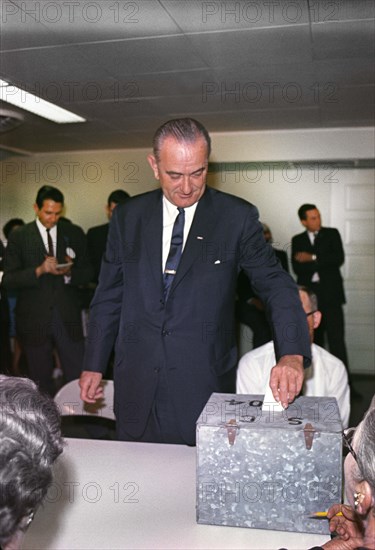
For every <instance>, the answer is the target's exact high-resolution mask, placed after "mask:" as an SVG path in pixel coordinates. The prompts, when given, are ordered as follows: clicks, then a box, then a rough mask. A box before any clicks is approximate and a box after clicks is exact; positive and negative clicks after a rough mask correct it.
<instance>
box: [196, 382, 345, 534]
mask: <svg viewBox="0 0 375 550" xmlns="http://www.w3.org/2000/svg"><path fill="white" fill-rule="evenodd" d="M271 396H272V393H271ZM271 396H270V395H265V396H264V395H238V394H222V393H214V394H212V396H211V397H210V399H209V401H208V402H207V404H206V406H205V407H204V409H203V411H202V413H201V415H200V417H199V419H198V421H197V521H198V523H206V524H213V525H232V526H237V527H249V528H254V529H276V530H280V531H296V532H306V533H321V534H327V535H328V534H329V529H328V521H327V520H321V519H320V520H319V519H315V518H311V517H310V516H311V514H313V513H315V512H317V511H325V510H327V509H328V508H329V507H330V506H331V505H332V504H334V503H337V502H341V463H342V436H341V420H340V414H339V410H338V406H337V402H336V399H335V398H331V397H305V396H302V397H298V398H297V399H296V400H295V401H294V402H293V403H292V404H291V405H289V407H288V408H287V409H285V410H284V409H283V408H282V407H281V406H280V405H279V404H278V403H277V402H275V401H274V399H273V397H271Z"/></svg>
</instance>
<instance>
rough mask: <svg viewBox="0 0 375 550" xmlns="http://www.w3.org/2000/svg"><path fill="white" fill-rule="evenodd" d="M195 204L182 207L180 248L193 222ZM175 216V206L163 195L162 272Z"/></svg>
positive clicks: (196, 204) (176, 213) (176, 211)
mask: <svg viewBox="0 0 375 550" xmlns="http://www.w3.org/2000/svg"><path fill="white" fill-rule="evenodd" d="M197 206H198V203H197V202H196V203H195V204H193V205H192V206H188V207H187V208H184V210H185V225H184V240H183V244H182V250H183V249H184V247H185V243H186V240H187V238H188V235H189V231H190V228H191V224H192V223H193V218H194V214H195V210H196V208H197ZM177 216H178V210H177V206H175V205H174V204H172V203H171V202H170V201H169V200H168V199H167V198H166V197H165V196H164V195H163V263H162V271H163V272H164V268H165V264H166V263H167V258H168V254H169V249H170V247H171V239H172V231H173V226H174V222H175V221H176V218H177Z"/></svg>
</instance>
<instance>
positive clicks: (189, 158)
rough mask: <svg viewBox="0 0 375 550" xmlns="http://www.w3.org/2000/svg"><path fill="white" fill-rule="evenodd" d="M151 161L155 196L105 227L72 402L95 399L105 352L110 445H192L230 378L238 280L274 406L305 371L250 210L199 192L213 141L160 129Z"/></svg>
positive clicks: (294, 307)
mask: <svg viewBox="0 0 375 550" xmlns="http://www.w3.org/2000/svg"><path fill="white" fill-rule="evenodd" d="M153 144H154V147H153V154H150V155H149V156H148V161H149V164H150V166H151V168H152V171H153V173H154V176H155V178H156V179H157V180H159V183H160V186H161V189H157V190H155V191H151V192H148V193H144V194H142V195H138V196H135V197H132V198H131V199H130V200H129V201H128V202H127V203H126V204H124V205H120V206H118V207H117V208H116V209H115V211H114V213H113V216H112V219H111V223H110V228H109V235H108V242H107V248H106V252H105V255H104V258H103V263H102V268H101V272H100V279H99V285H98V287H97V290H96V293H95V297H94V300H93V302H92V304H91V310H90V330H89V334H88V339H87V349H86V354H85V363H84V371H83V372H82V375H81V381H80V385H81V397H82V399H83V400H84V401H87V402H89V403H92V402H95V400H96V399H97V398H100V396H101V395H102V389H101V387H100V382H101V378H102V373H103V372H104V370H105V367H106V364H107V361H108V356H109V354H110V352H111V349H112V346H113V344H114V342H116V347H115V364H114V385H115V397H114V401H115V414H116V419H117V422H116V429H117V436H118V438H119V439H123V440H130V441H134V440H137V441H154V442H160V443H182V444H194V443H195V424H196V420H197V418H198V416H199V414H200V413H201V411H202V409H203V407H204V405H205V404H206V402H207V401H208V399H209V397H210V395H211V393H212V392H220V391H221V390H222V389H223V387H225V382H226V379H227V378H228V375H229V374H230V373H231V371H232V370H233V369H235V368H236V366H237V349H236V332H235V322H234V303H235V291H236V283H237V275H238V272H239V270H240V269H241V268H242V269H243V270H244V271H245V272H246V273H247V275H248V276H249V277H250V279H251V283H252V285H253V287H254V289H255V290H256V291H257V293H258V295H259V296H260V298H261V299H262V300H263V302H264V303H265V305H266V308H267V309H268V313H269V318H270V320H271V322H272V324H273V327H274V340H275V348H276V358H277V365H276V366H275V367H274V368H273V370H272V374H271V382H270V385H271V388H272V390H273V394H274V396H275V397H276V398H277V399H278V400H280V401H281V402H282V403H283V405H284V406H288V404H289V403H290V402H291V401H293V399H294V398H295V396H296V395H297V394H298V393H299V391H300V389H301V386H302V382H303V365H305V366H307V365H308V364H309V363H310V343H309V336H308V327H307V322H306V316H305V313H304V311H303V309H302V306H301V302H300V299H299V295H298V291H297V287H296V285H295V283H294V281H293V279H292V278H291V277H290V275H289V274H288V273H286V272H285V271H284V270H283V269H282V268H281V266H280V264H279V262H278V261H277V259H276V257H275V254H274V252H273V250H272V247H271V245H268V244H266V242H265V240H264V237H263V229H262V226H261V224H260V223H259V220H258V211H257V209H256V208H255V206H253V205H251V204H249V203H248V202H246V201H244V200H243V199H240V198H238V197H235V196H232V195H228V194H226V193H221V192H219V191H216V190H214V189H211V188H209V187H207V186H206V177H207V172H208V158H209V154H210V149H211V140H210V137H209V134H208V132H207V130H206V129H205V128H204V126H202V124H200V123H199V122H198V121H196V120H194V119H190V118H184V119H176V120H171V121H169V122H166V123H165V124H163V125H162V126H161V127H160V128H159V129H158V130H157V132H156V134H155V136H154V142H153Z"/></svg>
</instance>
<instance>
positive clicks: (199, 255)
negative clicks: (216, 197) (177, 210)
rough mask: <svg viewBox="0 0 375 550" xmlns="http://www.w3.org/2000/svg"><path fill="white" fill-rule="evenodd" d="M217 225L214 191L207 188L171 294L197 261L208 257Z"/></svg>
mask: <svg viewBox="0 0 375 550" xmlns="http://www.w3.org/2000/svg"><path fill="white" fill-rule="evenodd" d="M216 223H217V217H216V213H215V208H214V204H213V200H212V190H211V189H210V188H206V191H205V193H204V195H203V197H202V198H201V199H200V201H199V203H198V206H197V209H196V211H195V215H194V219H193V223H192V225H191V228H190V231H189V236H188V239H187V241H186V244H185V247H184V251H183V253H182V257H181V260H180V264H179V266H178V269H177V273H176V275H175V277H174V280H173V283H172V286H171V291H170V292H171V293H172V292H173V290H174V289H175V288H176V287H177V286H178V284H179V283H180V282H181V281H182V279H183V278H184V277H185V275H186V273H187V272H188V271H189V269H190V268H191V267H192V265H193V263H194V262H195V261H196V260H197V259H198V260H199V261H202V259H203V258H205V257H206V253H207V250H205V247H207V244H208V242H209V240H210V235H211V232H212V230H213V229H214V227H215V225H216Z"/></svg>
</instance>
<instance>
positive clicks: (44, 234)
mask: <svg viewBox="0 0 375 550" xmlns="http://www.w3.org/2000/svg"><path fill="white" fill-rule="evenodd" d="M36 225H37V227H38V229H39V233H40V235H41V237H42V239H43V244H44V248H45V249H46V254H47V253H48V250H49V247H48V236H47V229H46V228H45V227H44V225H43V224H42V223H41V222H40V221H39V218H36ZM49 234H50V235H51V239H52V244H53V255H54V256H56V243H57V226H56V225H54V226H53V227H51V229H50V230H49Z"/></svg>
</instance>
